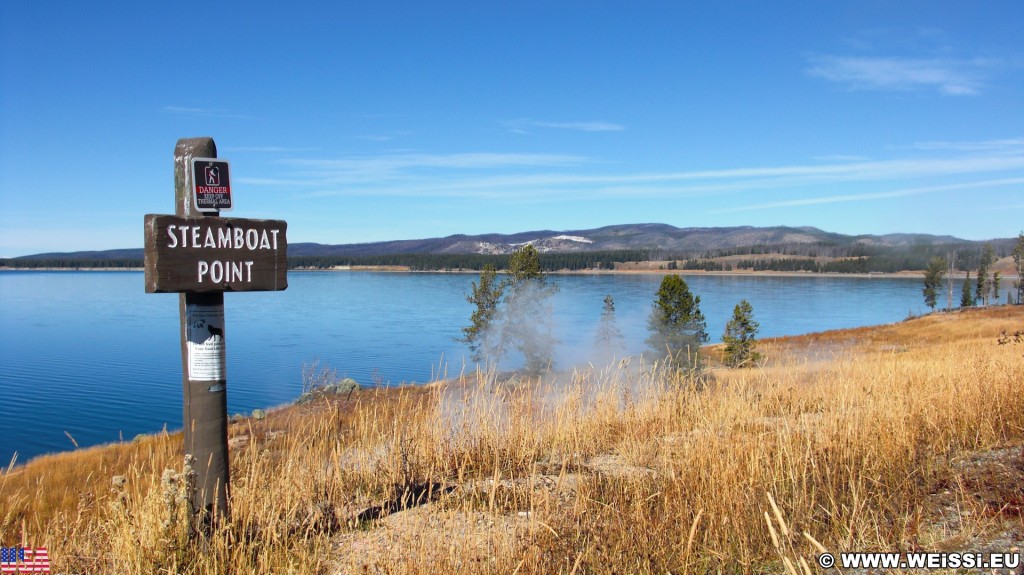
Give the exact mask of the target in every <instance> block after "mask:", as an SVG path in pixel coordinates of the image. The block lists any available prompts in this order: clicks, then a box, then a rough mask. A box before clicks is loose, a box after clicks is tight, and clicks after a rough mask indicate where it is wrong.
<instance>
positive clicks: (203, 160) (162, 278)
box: [145, 138, 288, 523]
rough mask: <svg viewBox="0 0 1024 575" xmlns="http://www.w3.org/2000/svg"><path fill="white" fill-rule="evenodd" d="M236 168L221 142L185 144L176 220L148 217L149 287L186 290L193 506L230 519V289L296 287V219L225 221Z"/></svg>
mask: <svg viewBox="0 0 1024 575" xmlns="http://www.w3.org/2000/svg"><path fill="white" fill-rule="evenodd" d="M231 208H232V205H231V188H230V180H229V174H228V164H227V162H224V161H222V160H218V159H217V146H216V144H214V142H213V139H212V138H186V139H181V140H178V144H177V146H176V147H175V150H174V212H175V215H174V216H169V215H153V214H148V215H146V217H145V269H146V292H147V293H160V292H178V293H179V294H180V295H179V297H178V311H179V315H180V331H181V373H182V378H181V380H182V392H183V396H184V409H183V417H184V432H185V453H186V454H187V455H191V456H192V457H194V463H193V469H194V471H195V473H196V482H195V486H196V490H195V492H194V493H193V494H192V503H193V509H194V510H196V511H199V512H201V513H203V514H204V517H205V518H206V520H207V521H208V522H210V523H212V522H214V521H216V520H218V518H219V519H227V518H228V517H229V513H230V509H229V506H228V496H229V493H230V477H229V473H228V470H229V467H228V410H227V369H226V363H227V355H226V341H225V332H226V330H225V325H224V292H225V291H268V290H283V289H286V288H287V287H288V276H287V271H288V258H287V253H288V240H287V236H286V234H287V226H288V224H287V223H285V222H283V221H280V220H249V219H242V218H221V217H219V210H220V209H231Z"/></svg>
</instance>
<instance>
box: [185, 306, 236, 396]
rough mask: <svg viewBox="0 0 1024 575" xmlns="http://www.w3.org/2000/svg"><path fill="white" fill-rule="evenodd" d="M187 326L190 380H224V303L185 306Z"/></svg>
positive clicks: (225, 359)
mask: <svg viewBox="0 0 1024 575" xmlns="http://www.w3.org/2000/svg"><path fill="white" fill-rule="evenodd" d="M185 320H186V322H187V323H186V325H187V326H188V334H187V336H188V337H187V340H188V378H189V379H190V380H192V381H226V380H227V376H226V375H225V371H226V370H225V367H224V366H225V364H226V363H227V355H226V354H225V352H224V306H222V305H197V304H189V305H187V306H185Z"/></svg>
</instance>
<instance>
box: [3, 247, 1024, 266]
mask: <svg viewBox="0 0 1024 575" xmlns="http://www.w3.org/2000/svg"><path fill="white" fill-rule="evenodd" d="M989 245H991V246H992V247H993V249H994V251H995V255H996V257H997V258H1010V256H1011V252H1012V250H1013V244H1012V243H1011V242H1008V241H1001V240H1000V241H995V242H992V243H991V244H989ZM133 251H134V250H119V252H120V253H121V254H122V255H117V256H114V255H111V256H107V255H105V253H104V252H84V253H81V254H60V255H52V256H51V255H49V254H47V255H46V257H43V256H25V257H17V258H0V268H7V269H90V270H119V269H121V270H123V269H141V268H142V267H143V259H142V257H141V250H140V251H139V255H138V257H136V256H135V255H134V254H133V253H130V252H133ZM125 252H129V253H125ZM952 253H955V254H956V267H957V269H959V270H973V269H977V268H978V266H979V265H980V262H981V257H982V253H983V246H982V245H981V244H977V243H976V242H971V243H965V244H948V245H947V244H929V245H915V246H909V247H903V246H900V247H893V246H870V245H850V246H837V245H828V244H771V245H757V246H748V247H744V248H729V249H719V250H709V251H702V252H688V251H680V252H666V251H661V250H640V249H628V250H600V251H574V252H546V253H541V255H540V263H541V267H542V268H543V270H544V271H546V272H557V271H585V270H605V271H658V270H667V271H673V270H678V271H704V272H802V273H839V274H870V273H899V272H904V271H921V270H924V269H926V268H927V267H928V262H929V260H931V258H933V257H948V256H949V255H950V254H952ZM510 257H511V256H510V254H474V253H461V254H458V253H456V254H448V253H444V254H436V253H407V254H383V255H356V256H351V255H344V256H339V255H299V256H289V258H288V266H289V269H293V270H330V269H346V268H349V269H352V268H378V269H401V270H409V271H480V270H482V269H483V268H484V267H485V266H487V265H491V266H494V267H495V268H496V269H499V270H500V269H506V268H507V266H508V261H509V258H510Z"/></svg>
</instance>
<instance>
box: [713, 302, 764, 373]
mask: <svg viewBox="0 0 1024 575" xmlns="http://www.w3.org/2000/svg"><path fill="white" fill-rule="evenodd" d="M759 328H760V324H758V323H757V322H756V321H754V308H753V306H751V305H750V302H748V301H747V300H742V301H740V303H738V304H736V307H735V308H733V310H732V319H730V320H729V323H727V324H725V333H724V334H723V335H722V341H723V342H724V343H725V364H726V365H728V366H730V367H744V366H749V365H753V364H754V363H755V362H757V361H758V360H759V359H761V354H760V353H758V352H757V350H756V349H755V348H756V346H757V340H756V339H755V336H756V335H757V330H758V329H759Z"/></svg>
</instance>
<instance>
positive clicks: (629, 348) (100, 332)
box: [0, 271, 959, 465]
mask: <svg viewBox="0 0 1024 575" xmlns="http://www.w3.org/2000/svg"><path fill="white" fill-rule="evenodd" d="M551 279H552V280H553V281H554V283H556V284H557V285H558V286H559V287H560V291H559V292H558V294H557V295H556V296H555V297H554V300H553V309H554V315H553V318H552V320H553V325H554V329H555V335H556V337H557V338H558V339H559V340H560V344H559V347H558V349H557V359H556V368H559V367H560V368H565V367H570V366H571V365H572V364H573V363H575V362H584V361H587V360H588V359H592V342H593V339H594V333H595V331H596V329H597V326H598V322H599V320H600V317H601V310H602V305H603V302H602V300H603V299H604V296H605V295H606V294H611V295H612V297H614V299H615V306H616V322H617V325H618V327H619V329H620V330H621V331H622V333H623V335H624V336H625V349H624V350H623V352H624V354H635V353H639V352H642V351H643V350H644V340H645V338H646V337H647V333H646V322H647V316H648V314H649V311H650V308H651V303H652V301H653V299H654V294H655V292H656V291H657V289H658V285H659V283H660V282H661V276H659V275H567V276H553V277H552V278H551ZM475 280H477V276H476V275H474V274H420V273H415V274H413V273H409V274H403V273H370V272H323V273H317V272H292V273H290V274H289V280H288V281H289V288H288V290H287V291H284V292H263V293H236V294H227V295H226V296H225V322H226V326H225V332H226V342H227V358H228V362H227V378H228V405H229V411H230V412H231V413H236V412H249V411H251V410H252V409H255V408H266V407H270V406H275V405H280V404H284V403H289V402H291V401H293V400H294V399H295V398H296V397H298V396H299V394H300V393H301V391H302V377H301V375H302V367H303V365H304V364H309V363H311V362H313V361H316V360H318V361H319V362H320V364H321V365H326V366H330V367H331V368H334V369H336V370H337V372H338V374H339V375H343V376H348V377H352V378H354V379H356V380H357V381H359V382H360V383H361V384H364V385H370V384H373V383H374V382H379V383H384V384H400V383H409V382H429V381H431V380H433V379H437V378H439V377H443V376H444V375H445V374H447V375H448V376H455V375H457V374H458V373H459V372H460V371H461V370H462V369H463V368H464V367H465V369H466V370H467V371H471V370H472V369H473V366H471V365H465V362H466V361H467V360H466V357H465V348H464V347H463V346H462V345H460V344H458V343H455V342H454V341H453V340H454V338H456V337H459V336H460V335H461V333H460V329H461V328H462V327H463V326H465V325H466V324H467V323H468V318H469V315H470V312H471V311H472V309H471V306H470V304H468V303H467V302H466V300H465V295H466V293H467V292H468V291H469V289H470V283H471V282H473V281H475ZM686 281H687V283H688V284H689V286H690V289H691V291H693V292H695V293H696V294H698V295H700V297H701V310H702V311H703V313H704V315H705V316H706V317H707V322H708V332H709V333H710V334H711V337H712V341H718V340H719V338H720V336H721V333H722V331H723V330H724V328H725V323H726V321H728V319H729V317H730V316H731V314H732V308H733V306H735V305H736V303H738V302H739V301H740V300H741V299H744V298H745V299H747V300H748V301H750V303H751V304H752V305H753V307H754V315H755V319H756V320H758V321H759V322H760V324H761V333H760V337H770V336H776V335H793V334H800V333H807V332H814V331H822V330H827V329H835V328H844V327H855V326H863V325H871V324H879V323H889V322H894V321H899V320H902V319H904V318H906V317H907V315H908V313H915V314H917V313H923V312H924V311H925V308H924V304H923V300H922V297H921V282H920V281H919V280H909V279H880V278H835V277H785V278H783V277H742V276H686ZM957 293H959V292H957ZM0 298H2V300H0V301H2V304H0V362H2V364H3V369H2V370H0V388H2V390H3V401H0V464H2V465H6V464H7V462H9V461H10V459H11V457H12V456H13V454H14V453H15V452H17V453H18V461H19V462H24V461H26V460H27V459H28V458H31V457H33V456H35V455H39V454H42V453H47V452H53V451H62V450H68V449H73V448H74V446H73V444H72V442H71V440H70V439H69V438H68V434H70V436H71V437H73V438H74V439H75V441H76V442H77V443H78V444H79V445H80V446H83V447H85V446H88V445H95V444H99V443H106V442H111V441H117V440H119V439H121V438H124V439H125V440H131V439H132V438H133V437H135V435H137V434H139V433H153V432H157V431H159V430H161V429H162V428H163V427H164V426H166V427H167V428H168V429H172V430H173V429H178V428H180V427H181V418H182V415H181V403H182V398H181V356H180V353H181V352H180V343H179V341H178V338H179V335H178V296H177V295H176V294H146V293H145V292H144V283H143V274H142V272H71V271H67V272H30V271H25V272H21V271H17V272H2V273H0Z"/></svg>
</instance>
